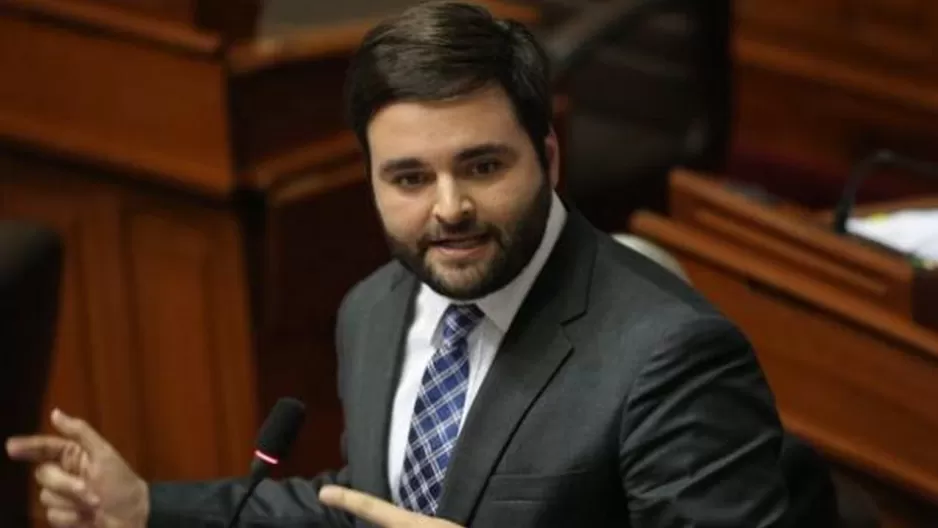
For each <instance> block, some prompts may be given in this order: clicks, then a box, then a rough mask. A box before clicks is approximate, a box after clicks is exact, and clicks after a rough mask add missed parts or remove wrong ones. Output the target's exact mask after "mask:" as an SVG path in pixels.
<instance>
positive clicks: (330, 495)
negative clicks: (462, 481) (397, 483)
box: [319, 486, 460, 528]
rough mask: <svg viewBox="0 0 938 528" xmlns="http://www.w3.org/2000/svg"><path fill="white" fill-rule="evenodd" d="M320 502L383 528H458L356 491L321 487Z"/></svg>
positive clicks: (337, 487) (336, 487)
mask: <svg viewBox="0 0 938 528" xmlns="http://www.w3.org/2000/svg"><path fill="white" fill-rule="evenodd" d="M319 500H320V502H322V503H323V504H325V505H326V506H331V507H333V508H338V509H340V510H345V511H347V512H349V513H351V514H352V515H354V516H356V517H358V518H360V519H362V520H364V521H368V522H370V523H372V524H375V525H378V526H381V527H382V528H460V527H459V526H458V525H456V524H453V523H451V522H449V521H446V520H444V519H437V518H436V517H427V516H426V515H421V514H419V513H414V512H412V511H409V510H405V509H403V508H398V507H397V506H394V505H393V504H390V503H387V502H385V501H383V500H381V499H377V498H375V497H372V496H371V495H367V494H365V493H361V492H359V491H354V490H350V489H348V488H342V487H339V486H323V488H322V489H321V490H319Z"/></svg>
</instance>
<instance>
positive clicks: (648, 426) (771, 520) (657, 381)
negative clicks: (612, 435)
mask: <svg viewBox="0 0 938 528" xmlns="http://www.w3.org/2000/svg"><path fill="white" fill-rule="evenodd" d="M782 434H783V431H782V426H781V423H780V421H779V418H778V415H777V412H776V409H775V403H774V397H773V395H772V393H771V391H770V389H769V387H768V384H767V382H766V380H765V378H764V376H763V373H762V370H761V368H760V366H759V364H758V362H757V360H756V357H755V354H754V353H753V350H752V348H751V346H750V345H749V343H748V342H747V341H746V339H745V338H744V337H743V335H742V334H740V333H739V331H737V330H736V329H735V328H734V327H733V326H732V325H731V324H730V323H729V322H727V321H724V320H722V319H716V318H713V319H705V320H699V321H695V322H693V323H690V324H689V325H687V326H686V327H685V328H683V329H681V330H680V331H679V332H677V333H676V335H675V336H674V337H673V338H672V339H670V340H668V342H666V343H664V344H663V346H661V347H659V348H658V349H657V350H656V351H655V352H653V353H652V354H651V355H650V357H649V358H648V359H647V362H646V364H645V365H644V367H643V369H642V372H641V374H640V375H639V376H638V377H637V378H636V380H635V384H634V386H633V388H632V391H631V393H630V396H629V400H628V402H626V405H625V408H624V420H623V429H622V436H621V442H620V446H621V451H620V460H621V464H622V465H621V472H622V479H623V485H624V487H625V490H626V492H627V494H628V497H629V509H630V511H631V516H632V525H633V526H635V527H636V528H645V527H652V526H654V527H656V528H666V527H682V528H688V527H695V528H705V527H718V526H719V527H726V526H746V527H751V528H768V527H773V528H775V527H779V526H784V524H783V522H784V519H785V518H786V515H787V514H786V510H787V509H788V489H787V486H786V483H785V479H784V477H783V473H782V468H781V466H780V461H779V456H780V451H781V445H782Z"/></svg>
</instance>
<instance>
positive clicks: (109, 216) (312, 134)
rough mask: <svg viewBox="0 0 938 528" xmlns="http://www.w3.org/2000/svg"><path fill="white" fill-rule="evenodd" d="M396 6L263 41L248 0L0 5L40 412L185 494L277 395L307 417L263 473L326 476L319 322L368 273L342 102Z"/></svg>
mask: <svg viewBox="0 0 938 528" xmlns="http://www.w3.org/2000/svg"><path fill="white" fill-rule="evenodd" d="M404 3H408V2H401V1H398V2H393V1H385V2H381V3H380V4H374V3H369V2H346V3H340V4H336V5H335V6H332V7H335V8H336V9H334V10H332V12H334V13H337V14H336V16H339V15H342V14H343V13H344V11H343V10H342V9H340V8H341V7H343V6H345V7H348V8H349V9H352V8H354V9H359V8H362V9H364V8H369V7H373V8H374V10H373V11H368V10H367V9H365V10H364V11H362V12H360V13H359V12H358V11H356V13H357V14H355V16H351V17H349V16H345V15H343V16H342V18H341V21H340V22H341V23H339V24H332V21H331V20H318V21H314V22H316V23H315V24H312V25H308V26H306V27H296V26H295V25H294V26H291V27H279V28H275V30H271V31H270V32H262V31H259V30H257V29H256V28H257V26H258V24H256V20H257V19H260V18H264V20H265V22H264V24H267V25H268V26H271V25H272V26H276V25H277V24H275V23H273V22H271V21H270V20H269V17H267V16H266V15H265V13H264V9H266V8H267V7H269V6H267V3H265V2H260V1H254V0H251V1H245V2H215V1H210V0H204V1H198V0H192V1H186V2H180V1H165V2H154V1H149V0H147V1H144V0H127V1H125V0H121V1H117V0H99V1H94V0H84V1H79V0H72V1H69V0H7V1H4V2H3V3H0V71H2V72H4V73H3V82H0V216H2V217H21V218H29V219H34V220H38V221H41V222H44V223H46V224H49V225H52V226H54V227H56V228H57V229H58V230H59V231H60V232H61V233H62V234H63V235H64V238H65V245H66V265H65V280H64V285H63V288H64V293H63V298H62V310H61V321H60V324H59V327H58V335H57V347H56V351H55V362H54V367H53V371H52V373H51V376H52V379H51V384H50V387H51V388H50V390H49V392H48V394H47V397H46V408H45V409H44V411H43V412H44V413H48V411H49V410H50V409H51V408H52V407H53V406H61V407H62V408H63V409H64V410H66V411H69V412H71V413H74V414H76V415H79V416H82V417H85V418H86V419H88V420H89V421H90V422H91V423H92V424H93V425H94V426H96V427H97V428H99V429H100V431H101V432H102V433H103V434H104V435H105V436H106V437H107V438H108V439H109V440H111V441H112V442H113V443H114V444H115V446H116V447H117V448H118V449H119V450H120V451H121V452H122V453H123V454H124V455H125V456H126V457H127V459H128V460H129V462H130V463H131V464H132V465H133V467H135V468H136V469H137V470H139V471H140V472H141V474H142V475H143V476H145V477H146V478H149V479H203V478H212V477H218V476H224V475H236V474H241V473H244V472H245V471H246V470H247V464H248V462H249V461H250V456H251V455H250V453H251V449H250V448H251V446H252V444H253V439H254V434H255V430H256V427H257V426H258V425H259V421H260V419H261V418H262V417H263V415H264V414H266V412H267V409H268V408H269V407H270V406H271V405H272V404H273V402H274V401H275V400H276V399H277V398H279V397H281V396H287V395H290V396H295V397H298V398H300V399H302V400H304V401H305V402H306V403H307V405H308V407H309V408H308V415H307V416H308V418H307V422H306V425H305V427H304V429H303V432H302V433H301V436H300V438H299V439H298V440H297V442H296V445H297V446H301V447H298V448H297V449H295V453H294V455H293V456H292V457H291V458H290V459H289V460H288V461H287V464H286V465H285V466H283V467H282V468H281V470H280V473H291V474H296V473H299V474H310V473H313V472H315V471H317V470H320V469H323V468H326V467H336V466H337V465H338V464H339V462H340V453H339V434H340V431H341V428H342V417H341V413H340V410H339V405H338V399H337V395H336V388H335V358H334V342H333V332H334V328H333V325H334V317H335V310H336V308H337V307H338V303H339V301H340V299H341V298H342V296H343V295H344V294H345V293H346V291H347V290H348V288H349V287H350V286H351V285H352V284H354V283H355V282H357V281H358V280H360V279H361V278H363V277H364V276H366V275H367V274H368V273H369V272H371V271H372V270H373V269H375V268H377V267H378V266H379V265H381V264H382V263H384V262H385V261H386V260H387V258H388V253H387V249H386V245H385V241H384V237H383V234H382V233H381V231H380V224H379V222H378V220H377V218H376V217H375V213H374V210H373V206H372V203H371V199H370V196H369V195H370V189H369V186H368V183H367V181H366V179H365V175H364V169H363V165H362V163H361V160H360V157H359V153H358V151H357V145H356V142H355V140H354V137H353V135H352V134H351V132H350V131H348V130H347V129H345V124H344V119H343V115H342V104H341V101H342V85H343V82H344V75H345V68H346V64H347V60H348V56H349V54H350V53H351V51H352V50H353V49H354V47H355V46H356V45H357V44H358V41H359V40H360V38H361V36H362V34H363V32H364V31H365V30H366V29H367V28H368V27H369V26H370V25H371V24H372V22H373V18H374V17H377V16H378V15H379V14H384V13H385V12H386V11H388V10H389V9H391V7H394V5H397V6H399V5H401V4H404ZM483 3H486V4H488V5H489V7H491V8H492V9H493V11H494V12H495V13H496V14H498V15H505V16H513V17H515V18H519V19H520V20H522V21H527V22H534V21H536V19H537V13H536V11H534V10H531V9H529V8H525V7H518V6H513V5H509V4H503V3H500V2H497V1H493V2H483ZM392 4H393V5H392ZM271 5H272V3H271ZM330 5H332V4H330ZM389 5H391V7H388V6H389ZM318 7H322V6H318ZM318 7H317V6H311V8H318ZM362 13H364V15H362ZM346 14H347V13H346ZM366 15H367V16H366ZM291 21H293V20H292V19H291ZM287 26H289V25H287ZM0 492H2V490H0ZM0 524H4V523H3V521H2V519H0Z"/></svg>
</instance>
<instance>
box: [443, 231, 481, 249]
mask: <svg viewBox="0 0 938 528" xmlns="http://www.w3.org/2000/svg"><path fill="white" fill-rule="evenodd" d="M487 240H488V235H486V234H481V235H473V236H465V237H447V238H441V239H438V240H434V241H433V242H432V245H434V246H437V247H441V248H445V249H470V248H474V247H476V246H478V245H481V244H483V243H485V242H486V241H487Z"/></svg>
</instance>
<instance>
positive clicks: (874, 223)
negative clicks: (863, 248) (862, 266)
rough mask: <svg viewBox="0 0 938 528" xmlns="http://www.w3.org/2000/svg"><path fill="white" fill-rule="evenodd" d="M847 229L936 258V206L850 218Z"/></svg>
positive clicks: (927, 258)
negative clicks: (934, 207)
mask: <svg viewBox="0 0 938 528" xmlns="http://www.w3.org/2000/svg"><path fill="white" fill-rule="evenodd" d="M847 231H849V232H851V233H853V234H856V235H859V236H862V237H865V238H869V239H871V240H874V241H876V242H879V243H880V244H883V245H885V246H888V247H891V248H893V249H896V250H899V251H901V252H903V253H907V254H910V255H914V256H917V257H919V258H921V259H923V260H927V261H932V262H938V209H908V210H900V211H892V212H889V213H885V214H876V215H872V216H868V217H865V218H851V219H849V220H848V221H847Z"/></svg>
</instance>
